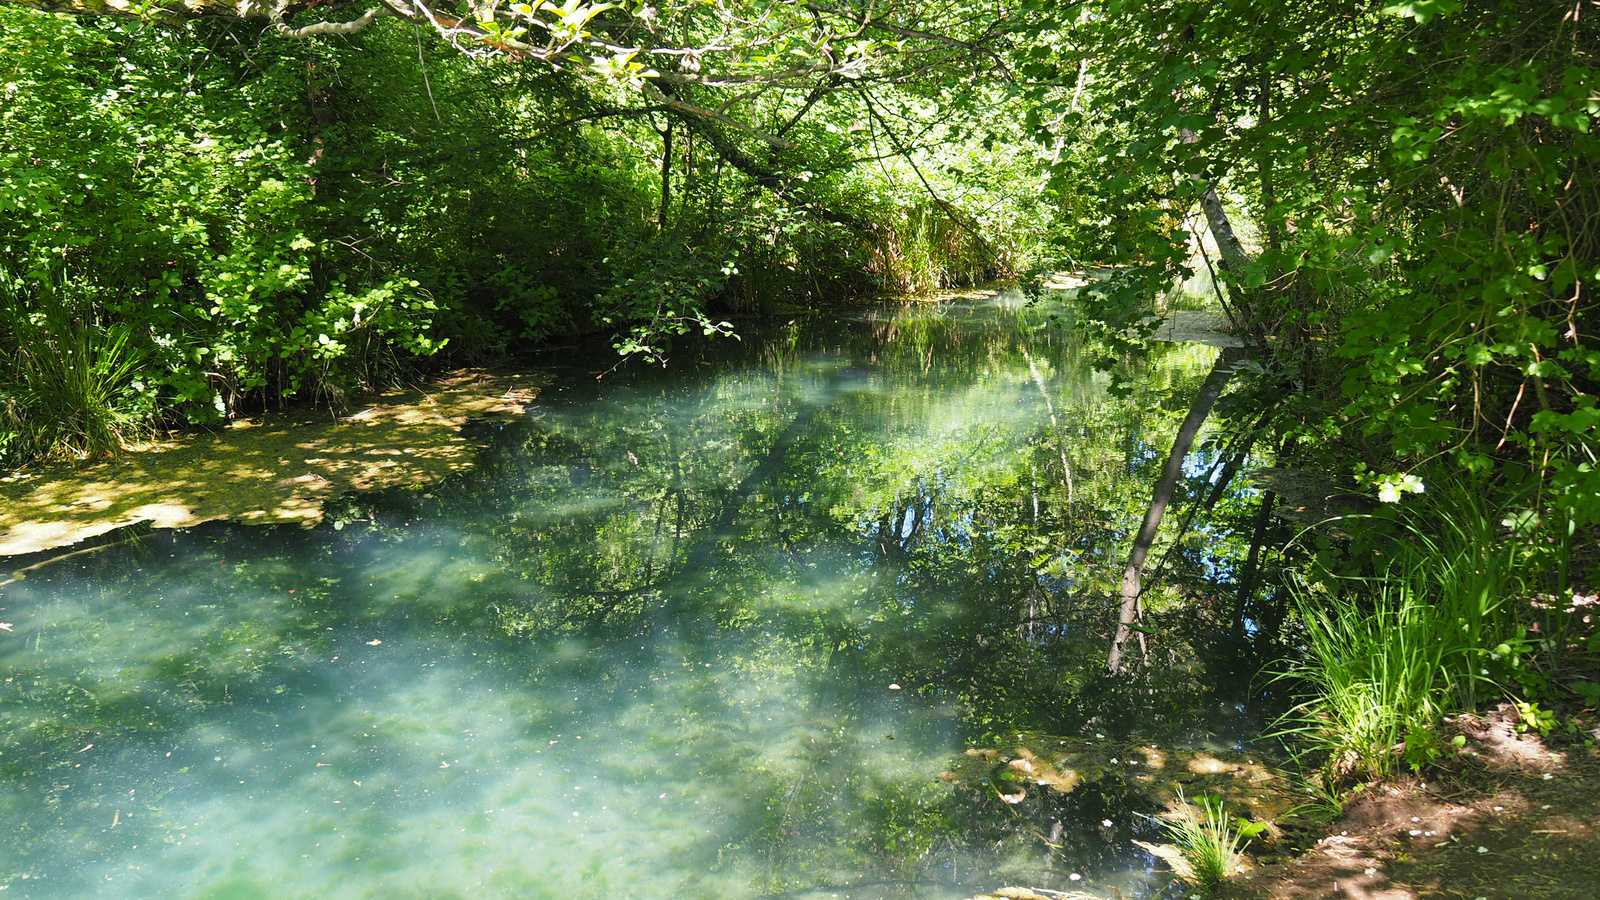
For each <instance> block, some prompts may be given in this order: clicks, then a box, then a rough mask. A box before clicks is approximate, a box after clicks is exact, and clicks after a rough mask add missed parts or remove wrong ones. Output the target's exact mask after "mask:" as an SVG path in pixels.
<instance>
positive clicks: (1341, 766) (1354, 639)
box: [1275, 482, 1527, 785]
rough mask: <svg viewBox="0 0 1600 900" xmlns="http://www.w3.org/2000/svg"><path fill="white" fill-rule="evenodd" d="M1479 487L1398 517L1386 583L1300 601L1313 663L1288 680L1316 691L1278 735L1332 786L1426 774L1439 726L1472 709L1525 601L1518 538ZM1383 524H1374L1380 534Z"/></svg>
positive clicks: (1308, 659) (1338, 587)
mask: <svg viewBox="0 0 1600 900" xmlns="http://www.w3.org/2000/svg"><path fill="white" fill-rule="evenodd" d="M1500 519H1501V517H1500V516H1499V515H1498V514H1496V513H1495V512H1494V511H1492V510H1491V508H1490V507H1489V505H1488V504H1487V503H1486V502H1485V501H1484V499H1483V493H1482V491H1481V489H1479V488H1478V487H1476V486H1474V485H1472V484H1471V483H1466V482H1463V483H1441V484H1439V485H1437V486H1436V487H1435V489H1434V490H1433V492H1432V494H1431V495H1430V496H1429V497H1428V498H1427V503H1426V504H1425V505H1423V506H1421V507H1419V509H1417V510H1416V511H1414V512H1412V513H1410V514H1408V515H1401V516H1398V517H1396V519H1395V521H1394V523H1393V524H1394V525H1395V527H1396V531H1395V536H1394V537H1393V539H1392V540H1390V541H1388V542H1387V543H1386V544H1384V545H1383V546H1384V556H1383V557H1382V558H1381V559H1380V561H1379V563H1378V565H1379V567H1380V573H1379V574H1378V575H1377V576H1374V577H1369V578H1329V579H1325V580H1324V581H1323V582H1321V583H1319V584H1316V585H1313V586H1310V587H1308V588H1306V589H1303V590H1301V591H1300V592H1299V593H1298V594H1297V596H1296V607H1297V611H1298V613H1299V618H1300V621H1301V623H1302V624H1303V625H1304V627H1305V656H1304V658H1303V659H1302V660H1301V661H1300V662H1299V663H1298V664H1296V665H1295V666H1294V667H1293V668H1292V669H1291V670H1290V671H1289V672H1288V673H1286V676H1284V677H1290V678H1294V679H1298V680H1299V681H1301V683H1302V684H1303V685H1305V686H1306V687H1307V688H1309V692H1308V696H1307V697H1306V699H1305V700H1304V701H1303V702H1302V703H1301V704H1300V705H1298V706H1297V707H1295V708H1294V709H1293V710H1291V711H1290V712H1289V713H1288V714H1287V715H1286V716H1285V717H1284V718H1283V719H1281V720H1280V721H1279V723H1278V726H1277V728H1276V729H1275V731H1276V733H1277V734H1278V735H1279V736H1290V737H1292V738H1293V739H1295V740H1296V741H1297V742H1298V743H1299V744H1300V745H1301V748H1302V750H1303V751H1304V752H1307V753H1310V754H1311V755H1313V756H1320V757H1321V759H1322V763H1321V773H1322V777H1323V780H1324V781H1325V782H1326V783H1327V784H1329V785H1337V784H1341V783H1348V782H1350V781H1362V780H1369V779H1374V778H1383V777H1387V776H1390V775H1393V774H1396V773H1397V772H1399V771H1400V770H1401V769H1402V768H1410V769H1413V770H1420V769H1421V768H1423V767H1424V766H1426V765H1428V764H1429V763H1431V762H1433V761H1434V760H1435V759H1436V758H1438V756H1439V755H1440V753H1441V752H1442V749H1443V748H1442V746H1441V744H1440V742H1439V739H1438V737H1437V730H1436V729H1437V726H1438V724H1439V720H1440V718H1441V717H1442V716H1443V715H1444V714H1445V713H1446V712H1448V711H1450V710H1453V709H1471V708H1473V707H1475V706H1476V705H1477V704H1478V703H1479V702H1480V701H1481V700H1482V699H1484V696H1483V694H1484V692H1485V691H1486V690H1501V689H1504V687H1506V686H1505V685H1497V684H1495V682H1493V681H1492V679H1491V672H1492V669H1493V666H1494V664H1495V661H1496V657H1497V650H1496V648H1498V647H1501V646H1502V645H1503V643H1504V642H1505V641H1507V640H1513V639H1514V636H1515V634H1516V633H1517V631H1516V629H1517V624H1518V623H1517V621H1516V614H1517V607H1516V606H1515V605H1514V604H1513V603H1512V602H1511V601H1513V600H1514V599H1516V598H1518V597H1523V596H1525V595H1526V593H1527V587H1526V584H1525V580H1524V578H1523V575H1522V572H1523V571H1524V568H1523V567H1522V566H1521V559H1520V554H1521V550H1520V549H1519V547H1520V546H1522V542H1521V541H1520V540H1519V539H1518V535H1516V534H1514V533H1511V532H1508V530H1507V527H1508V526H1506V525H1504V524H1503V523H1502V522H1501V521H1500ZM1376 524H1377V523H1376V522H1375V525H1376Z"/></svg>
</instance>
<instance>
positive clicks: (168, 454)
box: [0, 370, 550, 556]
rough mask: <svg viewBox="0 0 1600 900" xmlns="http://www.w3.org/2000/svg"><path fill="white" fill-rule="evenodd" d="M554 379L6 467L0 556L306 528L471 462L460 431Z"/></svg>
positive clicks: (384, 400)
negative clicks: (119, 537) (206, 528)
mask: <svg viewBox="0 0 1600 900" xmlns="http://www.w3.org/2000/svg"><path fill="white" fill-rule="evenodd" d="M549 383H550V379H549V377H548V376H545V375H541V374H538V373H521V374H507V373H496V372H489V371H482V370H460V371H456V372H451V373H448V374H447V375H445V376H442V377H441V378H438V379H436V380H434V381H431V382H429V383H427V384H424V385H422V386H420V387H417V388H412V389H409V390H400V391H391V392H387V393H384V394H379V395H376V396H371V397H368V398H365V402H364V403H361V404H360V405H358V406H356V407H355V411H354V412H352V413H350V414H349V415H345V416H339V417H335V416H333V415H330V414H329V413H328V412H327V411H326V410H311V409H303V410H297V411H293V412H285V413H276V414H269V415H265V416H261V417H259V418H253V419H241V420H238V421H235V422H232V423H230V424H229V425H228V427H226V428H223V429H222V430H220V431H218V432H216V433H211V434H192V435H184V436H181V437H177V438H173V439H170V440H165V441H160V442H155V443H152V444H150V445H148V446H146V447H142V448H140V449H138V450H135V451H132V452H129V453H126V454H124V455H122V456H119V457H116V458H114V459H107V460H103V461H99V462H94V463H92V464H89V465H83V466H76V467H68V466H61V467H51V468H41V469H38V470H28V471H23V472H18V473H12V474H11V475H10V476H8V477H6V478H4V479H0V556H17V555H21V554H28V553H37V552H40V551H43V550H51V549H56V548H62V547H69V546H71V545H73V544H76V543H78V542H79V541H82V540H85V539H87V538H90V537H94V536H96V535H100V534H104V533H106V532H109V531H112V530H115V529H117V528H122V527H124V526H127V525H134V524H138V523H141V522H147V523H149V524H150V525H152V526H154V527H156V528H185V527H189V526H193V525H199V524H200V523H202V522H209V521H213V520H217V519H231V520H235V521H239V522H247V523H252V524H264V523H281V522H298V523H300V524H302V525H306V526H308V527H309V526H312V525H315V524H317V523H318V522H320V521H322V509H323V504H324V503H325V502H327V501H328V500H330V499H332V498H334V497H337V496H339V495H340V494H343V493H346V492H348V491H354V490H372V489H376V488H384V487H392V486H396V485H407V484H421V483H427V482H431V481H435V480H438V479H439V478H442V477H444V476H445V475H448V474H450V473H451V472H454V471H458V470H460V469H463V468H466V467H468V466H470V465H471V464H472V459H473V451H474V445H473V444H472V443H471V442H470V441H468V440H467V439H466V438H465V437H463V436H462V434H461V426H462V425H463V424H464V423H466V422H467V421H468V420H469V419H472V418H476V417H480V416H495V415H520V414H521V413H522V412H523V408H524V407H523V404H524V403H526V402H527V401H529V400H531V399H532V398H533V397H535V396H537V395H538V393H539V392H540V391H541V390H542V389H543V388H544V387H545V386H546V385H548V384H549Z"/></svg>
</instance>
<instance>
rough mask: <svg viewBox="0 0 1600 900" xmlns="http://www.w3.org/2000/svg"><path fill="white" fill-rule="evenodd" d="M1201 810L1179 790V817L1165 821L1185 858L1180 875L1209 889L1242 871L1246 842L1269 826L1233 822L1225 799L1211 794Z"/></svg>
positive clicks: (1203, 800)
mask: <svg viewBox="0 0 1600 900" xmlns="http://www.w3.org/2000/svg"><path fill="white" fill-rule="evenodd" d="M1197 803H1198V805H1199V810H1198V811H1196V809H1195V807H1194V806H1193V805H1191V804H1190V803H1189V802H1188V800H1186V799H1185V798H1184V796H1183V791H1182V790H1181V789H1180V790H1179V791H1178V805H1179V806H1180V807H1182V809H1181V811H1180V815H1179V817H1178V818H1177V819H1175V820H1162V823H1161V824H1162V825H1163V826H1164V827H1165V828H1166V831H1167V838H1168V839H1169V840H1171V841H1172V843H1173V844H1175V845H1177V848H1178V854H1179V855H1180V856H1181V857H1182V858H1183V862H1184V866H1183V867H1182V868H1183V869H1186V870H1187V871H1179V872H1178V875H1179V876H1180V877H1182V878H1183V879H1184V880H1185V881H1188V882H1189V883H1191V884H1193V885H1195V886H1197V887H1199V888H1201V889H1203V890H1205V891H1208V892H1209V891H1210V890H1211V889H1212V888H1214V887H1216V886H1217V885H1218V884H1221V883H1222V881H1223V880H1224V879H1226V878H1227V877H1228V876H1229V875H1232V874H1233V873H1234V872H1236V871H1238V870H1239V867H1240V863H1241V862H1242V860H1243V858H1244V857H1243V853H1242V849H1243V847H1244V842H1245V841H1246V840H1248V839H1250V838H1251V837H1253V836H1254V835H1256V834H1259V833H1260V832H1261V831H1262V830H1264V829H1265V827H1266V826H1265V825H1263V824H1260V823H1255V822H1246V821H1244V820H1242V819H1241V820H1238V821H1237V822H1235V821H1232V820H1230V819H1229V817H1228V811H1227V808H1226V807H1225V806H1224V805H1223V803H1222V799H1221V798H1219V797H1213V796H1211V795H1209V794H1206V795H1201V796H1200V797H1199V798H1198V800H1197Z"/></svg>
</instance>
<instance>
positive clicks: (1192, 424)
mask: <svg viewBox="0 0 1600 900" xmlns="http://www.w3.org/2000/svg"><path fill="white" fill-rule="evenodd" d="M1242 355H1243V354H1242V353H1241V352H1240V351H1239V350H1237V349H1235V348H1228V349H1226V350H1223V351H1222V353H1221V354H1219V355H1218V356H1217V362H1216V364H1215V365H1213V366H1212V367H1211V374H1209V375H1207V376H1206V380H1205V382H1204V383H1202V384H1201V385H1200V390H1199V392H1198V393H1196V394H1195V397H1194V403H1193V404H1191V405H1190V407H1189V414H1188V415H1187V416H1185V417H1184V419H1183V424H1182V425H1180V426H1179V427H1178V436H1177V437H1176V438H1174V439H1173V441H1172V451H1171V452H1170V453H1168V454H1167V464H1166V467H1165V468H1163V469H1162V470H1161V478H1160V480H1158V481H1157V482H1156V486H1155V490H1154V491H1152V492H1151V495H1150V507H1149V508H1148V509H1146V510H1145V514H1144V521H1143V522H1142V523H1140V525H1139V533H1138V535H1137V536H1135V537H1134V539H1133V550H1132V551H1131V552H1130V553H1129V554H1128V567H1127V568H1126V569H1124V570H1123V573H1122V609H1121V612H1120V613H1119V614H1118V617H1117V635H1116V637H1115V638H1113V639H1112V641H1111V655H1110V656H1109V657H1108V658H1107V660H1106V671H1108V672H1111V673H1112V674H1115V673H1117V672H1120V671H1122V647H1123V644H1125V643H1127V640H1128V636H1129V635H1130V634H1131V633H1132V632H1133V622H1134V619H1135V618H1136V617H1137V616H1138V614H1139V592H1140V590H1141V588H1140V580H1139V576H1140V573H1141V572H1143V571H1144V561H1145V557H1147V556H1149V555H1150V545H1152V544H1154V543H1155V540H1156V532H1157V530H1158V529H1160V527H1161V517H1162V516H1163V515H1164V514H1165V513H1166V511H1167V504H1168V503H1170V502H1171V501H1172V492H1173V491H1174V490H1175V489H1176V488H1177V486H1178V479H1179V478H1180V477H1181V476H1182V475H1183V459H1184V457H1185V456H1187V455H1188V453H1189V448H1190V447H1191V446H1192V445H1193V444H1194V439H1195V436H1196V435H1198V434H1199V433H1200V426H1201V425H1203V424H1205V421H1206V416H1208V415H1210V414H1211V407H1212V406H1214V405H1215V404H1216V402H1217V398H1218V397H1220V396H1222V389H1223V388H1225V387H1227V386H1228V380H1229V379H1230V378H1232V377H1233V368H1234V364H1235V363H1237V362H1238V361H1239V359H1240V358H1241V356H1242ZM1140 636H1141V637H1143V634H1142V633H1141V635H1140Z"/></svg>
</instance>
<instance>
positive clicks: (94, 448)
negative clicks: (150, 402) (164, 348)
mask: <svg viewBox="0 0 1600 900" xmlns="http://www.w3.org/2000/svg"><path fill="white" fill-rule="evenodd" d="M10 299H11V300H12V301H13V302H12V303H11V304H8V305H9V306H10V308H9V309H8V310H7V311H6V312H7V315H6V316H5V319H6V320H7V321H6V322H5V323H4V324H5V325H6V326H8V328H7V330H9V331H10V332H11V333H12V335H13V336H14V337H15V340H16V345H15V346H14V347H13V348H10V352H9V353H8V354H7V356H8V357H9V360H8V361H9V366H6V367H5V368H6V369H9V371H0V382H3V383H0V407H3V409H0V432H3V434H0V452H3V453H5V454H6V455H7V456H9V457H11V458H13V459H25V458H27V457H41V458H52V457H54V458H60V457H78V458H83V457H89V456H96V455H102V454H105V453H109V452H113V451H115V450H117V449H118V448H120V447H121V446H122V445H123V444H124V443H125V442H126V441H128V440H129V439H130V438H132V437H134V436H135V435H137V434H139V433H141V432H143V431H144V430H145V423H146V421H147V419H148V416H146V415H145V414H143V413H142V412H141V411H140V409H139V407H140V405H141V404H140V403H139V398H138V397H137V396H136V391H135V388H134V382H135V379H136V377H137V375H138V373H139V367H140V364H141V362H142V357H141V355H140V354H139V352H138V351H137V350H136V349H135V348H134V347H133V345H132V344H131V343H130V341H129V337H128V334H127V332H126V331H123V330H119V329H110V328H105V327H102V326H100V325H98V324H95V323H94V322H93V321H90V320H89V319H88V318H87V317H85V316H81V315H75V314H74V312H73V310H71V309H70V308H69V307H68V305H67V304H66V303H65V302H63V301H61V300H59V299H57V298H56V297H54V296H53V295H45V296H40V297H35V298H32V299H31V302H16V301H17V300H18V299H19V298H17V297H15V296H13V297H12V298H10Z"/></svg>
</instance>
